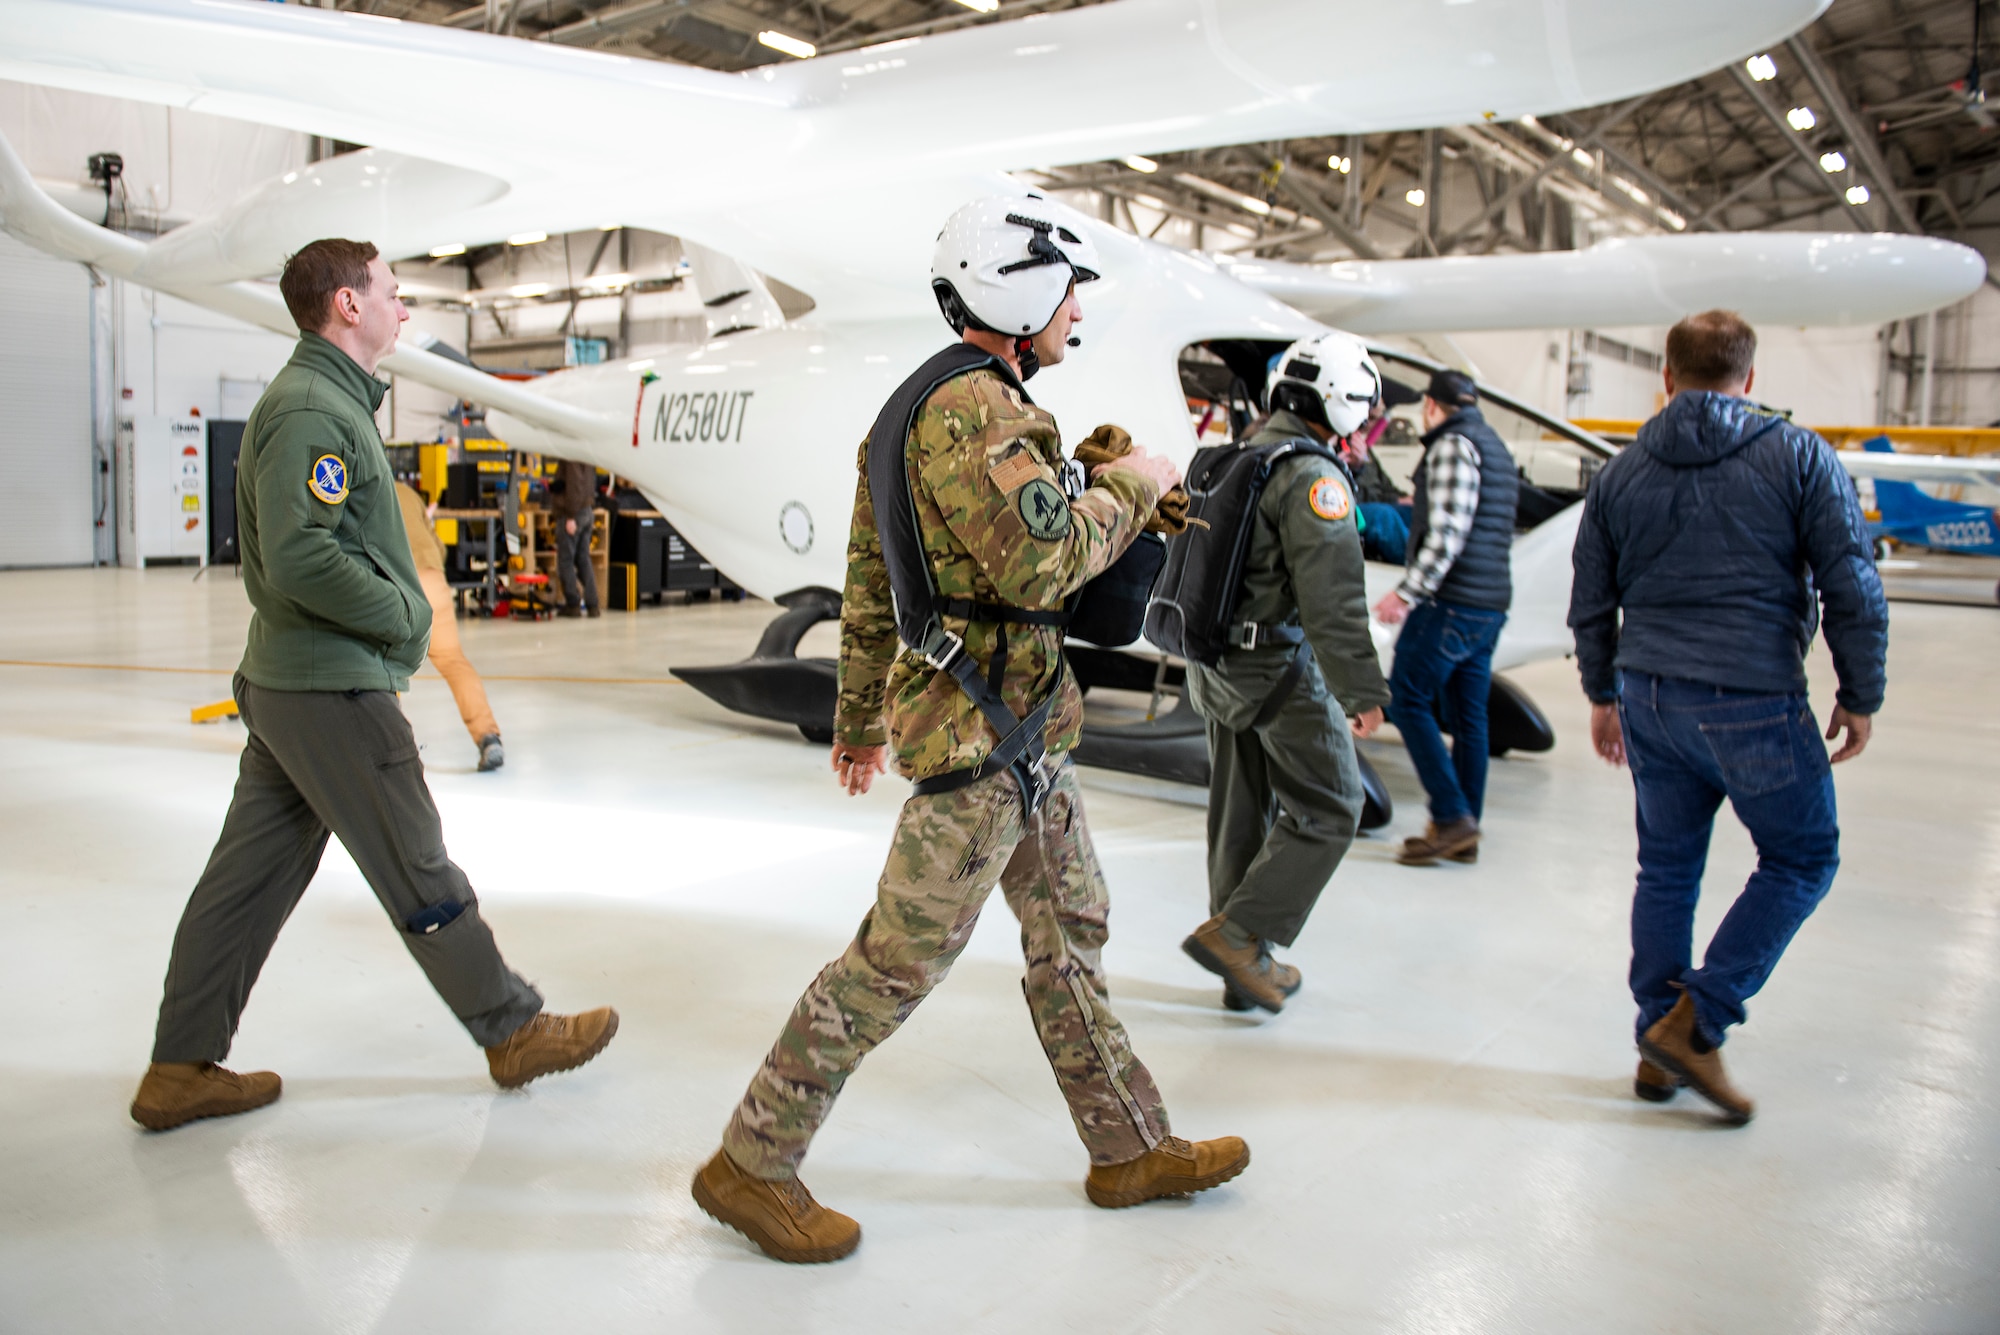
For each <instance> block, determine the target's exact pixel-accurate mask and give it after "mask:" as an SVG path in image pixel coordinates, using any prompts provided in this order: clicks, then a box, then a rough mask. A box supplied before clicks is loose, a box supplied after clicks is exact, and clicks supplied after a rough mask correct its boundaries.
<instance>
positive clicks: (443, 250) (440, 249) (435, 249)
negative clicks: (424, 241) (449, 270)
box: [431, 241, 465, 260]
mask: <svg viewBox="0 0 2000 1335" xmlns="http://www.w3.org/2000/svg"><path fill="white" fill-rule="evenodd" d="M464 253H465V245H464V243H463V242H457V241H454V242H453V243H452V244H451V245H448V246H432V247H431V258H432V259H434V260H448V259H450V258H451V257H452V256H454V255H463V254H464Z"/></svg>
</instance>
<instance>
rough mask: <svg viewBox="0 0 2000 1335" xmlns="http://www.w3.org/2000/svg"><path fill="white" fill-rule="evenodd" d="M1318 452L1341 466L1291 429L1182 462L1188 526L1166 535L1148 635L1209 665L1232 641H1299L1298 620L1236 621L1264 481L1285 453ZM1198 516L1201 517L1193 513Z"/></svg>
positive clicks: (1245, 645) (1238, 645) (1243, 645)
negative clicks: (1289, 433) (1280, 436)
mask: <svg viewBox="0 0 2000 1335" xmlns="http://www.w3.org/2000/svg"><path fill="white" fill-rule="evenodd" d="M1300 454H1312V455H1317V456H1319V457H1320V458H1323V459H1325V460H1327V461H1328V462H1329V463H1331V464H1333V465H1334V466H1335V467H1336V468H1340V469H1341V471H1342V472H1343V473H1345V472H1346V469H1345V467H1344V466H1343V465H1342V464H1341V462H1340V458H1339V456H1338V455H1336V454H1334V452H1333V451H1332V450H1331V449H1329V448H1327V447H1326V446H1324V445H1321V444H1319V443H1318V442H1316V441H1311V440H1306V439H1304V438H1302V437H1294V438H1291V439H1287V440H1276V441H1271V442H1270V443H1268V444H1264V445H1246V444H1243V443H1241V442H1238V443H1234V444H1230V445H1211V446H1209V447H1208V448H1206V449H1202V450H1197V451H1195V456H1194V459H1193V461H1192V462H1190V463H1189V464H1188V469H1187V481H1186V483H1185V486H1186V487H1187V493H1188V500H1189V505H1188V519H1189V521H1190V522H1189V524H1188V527H1187V531H1186V532H1184V533H1179V534H1176V535H1175V536H1173V537H1171V538H1169V539H1167V560H1166V565H1165V566H1164V567H1162V569H1161V571H1160V575H1159V578H1158V579H1156V580H1155V581H1154V582H1153V594H1152V597H1151V598H1149V599H1148V600H1147V603H1146V638H1147V639H1149V640H1151V641H1152V642H1153V643H1154V644H1156V645H1158V646H1159V647H1160V648H1162V649H1164V650H1166V651H1167V652H1168V653H1170V654H1173V655H1175V656H1177V657H1180V658H1184V659H1186V660H1187V661H1188V662H1190V663H1200V664H1202V665H1203V666H1205V667H1210V666H1213V665H1214V664H1215V663H1217V662H1218V661H1220V659H1221V658H1222V655H1223V654H1224V653H1225V652H1226V651H1228V650H1230V649H1255V648H1260V647H1262V646H1265V645H1275V644H1293V645H1296V644H1299V643H1301V642H1302V641H1303V640H1304V633H1303V632H1302V631H1300V630H1299V628H1298V627H1296V626H1254V625H1248V626H1246V625H1241V624H1238V622H1237V620H1236V608H1237V606H1238V605H1239V604H1240V603H1241V602H1242V599H1243V563H1244V562H1245V561H1246V560H1247V559H1248V558H1249V554H1250V536H1251V534H1252V533H1253V532H1254V531H1255V529H1256V525H1257V502H1258V501H1259V500H1260V499H1261V498H1262V497H1263V495H1264V484H1265V483H1267V482H1269V481H1270V480H1271V473H1272V472H1273V470H1275V469H1276V468H1277V466H1278V465H1279V464H1280V463H1282V462H1283V461H1284V460H1286V459H1289V458H1292V457H1294V456H1296V455H1300ZM1195 520H1200V521H1202V522H1201V523H1195V522H1193V521H1195Z"/></svg>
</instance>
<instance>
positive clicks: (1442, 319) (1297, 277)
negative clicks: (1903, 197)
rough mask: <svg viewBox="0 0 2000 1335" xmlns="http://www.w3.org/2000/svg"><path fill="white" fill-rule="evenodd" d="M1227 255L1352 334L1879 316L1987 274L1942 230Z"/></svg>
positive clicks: (1919, 307)
mask: <svg viewBox="0 0 2000 1335" xmlns="http://www.w3.org/2000/svg"><path fill="white" fill-rule="evenodd" d="M1219 262H1220V263H1221V264H1222V265H1223V267H1224V268H1226V269H1227V270H1228V271H1229V272H1230V273H1231V274H1233V275H1235V276H1236V277H1237V278H1238V279H1240V280H1242V281H1243V282H1245V283H1248V284H1249V285H1250V286H1251V287H1254V288H1257V289H1258V290H1260V291H1262V292H1265V293H1267V294H1269V295H1270V296H1273V297H1276V298H1277V299H1278V300H1280V301H1282V302H1284V303H1286V304H1287V305H1289V306H1294V307H1296V308H1298V309H1299V310H1301V311H1304V312H1305V313H1306V314H1307V315H1310V316H1313V317H1314V318H1315V319H1319V320H1324V321H1326V322H1327V323H1328V324H1332V325H1337V326H1339V327H1340V328H1342V329H1351V330H1353V331H1354V332H1355V333H1357V334H1401V333H1428V332H1433V331H1436V330H1471V329H1524V328H1549V329H1584V328H1589V327H1591V326H1604V325H1611V326H1618V325H1647V324H1672V323H1673V322H1674V321H1676V320H1678V319H1680V318H1681V317H1682V316H1684V315H1688V314H1690V313H1692V312H1694V311H1701V310H1709V309H1711V308H1713V307H1717V306H1723V307H1728V308H1729V309H1731V310H1736V311H1740V312H1742V313H1743V315H1744V316H1745V317H1746V318H1747V319H1749V320H1750V321H1751V322H1752V323H1764V324H1782V325H1843V324H1880V323H1882V322H1883V321H1885V320H1899V319H1903V318H1904V317H1906V316H1911V315H1918V314H1921V313H1923V312H1925V311H1932V310H1936V309H1937V308H1938V307H1940V306H1944V305H1948V304H1949V303H1951V302H1954V301H1958V300H1959V299H1961V298H1963V297H1965V296H1968V295H1970V294H1971V293H1972V292H1974V291H1976V290H1977V289H1978V287H1979V285H1980V284H1981V283H1982V282H1984V281H1985V280H1986V261H1985V259H1984V257H1982V256H1981V255H1980V254H1979V252H1978V251H1976V250H1973V249H1972V248H1971V247H1969V246H1962V245H1959V244H1958V243H1957V242H1953V241H1942V240H1938V239H1937V238H1934V237H1924V236H1903V235H1896V234H1889V233H1876V234H1873V235H1864V234H1858V233H1853V232H1842V233H1828V232H1753V233H1710V234H1702V235H1683V236H1647V237H1634V238H1630V239H1624V240H1615V241H1605V242H1602V243H1600V244H1598V245H1595V246H1592V247H1590V248H1589V249H1588V250H1569V251H1549V252H1546V253H1543V254H1539V255H1497V256H1466V257H1454V256H1446V257H1444V258H1443V259H1423V260H1389V261H1373V260H1346V261H1342V262H1339V263H1336V264H1324V265H1307V264H1287V263H1284V262H1282V261H1278V260H1234V259H1227V258H1223V259H1221V260H1219Z"/></svg>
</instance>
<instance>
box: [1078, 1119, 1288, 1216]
mask: <svg viewBox="0 0 2000 1335" xmlns="http://www.w3.org/2000/svg"><path fill="white" fill-rule="evenodd" d="M1249 1166H1250V1147H1249V1146H1248V1145H1245V1144H1244V1143H1243V1142H1242V1141H1241V1140H1238V1139H1237V1138H1236V1137H1235V1136H1222V1137H1220V1138H1218V1139H1216V1140H1197V1141H1195V1142H1194V1143H1192V1144H1190V1143H1188V1142H1187V1141H1185V1140H1182V1139H1181V1138H1180V1137H1179V1136H1168V1137H1167V1138H1166V1139H1165V1140H1162V1141H1161V1142H1160V1143H1159V1145H1158V1146H1156V1147H1155V1148H1153V1149H1150V1150H1147V1151H1146V1152H1145V1153H1144V1154H1142V1155H1140V1156H1139V1157H1138V1158H1136V1159H1132V1160H1130V1161H1128V1162H1126V1163H1119V1164H1112V1165H1110V1166H1109V1167H1102V1166H1099V1165H1096V1164H1092V1165H1091V1168H1090V1176H1089V1177H1087V1178H1085V1179H1084V1182H1083V1193H1084V1195H1086V1196H1088V1197H1090V1203H1091V1204H1092V1205H1101V1206H1103V1207H1104V1208H1105V1209H1107V1210H1122V1209H1124V1208H1125V1207H1126V1206H1128V1205H1137V1204H1139V1202H1141V1201H1152V1200H1158V1199H1159V1198H1160V1197H1162V1196H1192V1195H1194V1194H1195V1193H1196V1192H1197V1191H1207V1190H1208V1189H1209V1188H1210V1187H1219V1186H1221V1185H1222V1184H1223V1183H1225V1182H1227V1181H1228V1180H1229V1179H1230V1178H1232V1177H1235V1176H1236V1175H1237V1174H1238V1173H1240V1172H1242V1171H1243V1170H1244V1169H1245V1168H1248V1167H1249Z"/></svg>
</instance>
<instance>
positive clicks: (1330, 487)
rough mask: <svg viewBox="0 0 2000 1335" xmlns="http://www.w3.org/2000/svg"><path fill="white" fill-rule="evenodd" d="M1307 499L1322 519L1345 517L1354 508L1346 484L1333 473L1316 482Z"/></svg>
mask: <svg viewBox="0 0 2000 1335" xmlns="http://www.w3.org/2000/svg"><path fill="white" fill-rule="evenodd" d="M1306 500H1307V502H1308V503H1309V504H1310V505H1311V506H1312V512H1313V513H1314V514H1316V515H1318V516H1319V517H1320V518H1321V519H1345V518H1347V516H1348V515H1349V514H1350V513H1351V512H1352V511H1353V509H1354V501H1353V498H1351V497H1350V496H1349V495H1348V494H1347V486H1346V484H1345V483H1343V482H1342V481H1341V480H1340V479H1339V478H1337V477H1334V476H1333V475H1332V474H1328V475H1327V476H1325V477H1322V478H1320V479H1319V480H1317V481H1316V482H1314V483H1313V484H1312V490H1311V491H1309V492H1308V493H1307V494H1306Z"/></svg>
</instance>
